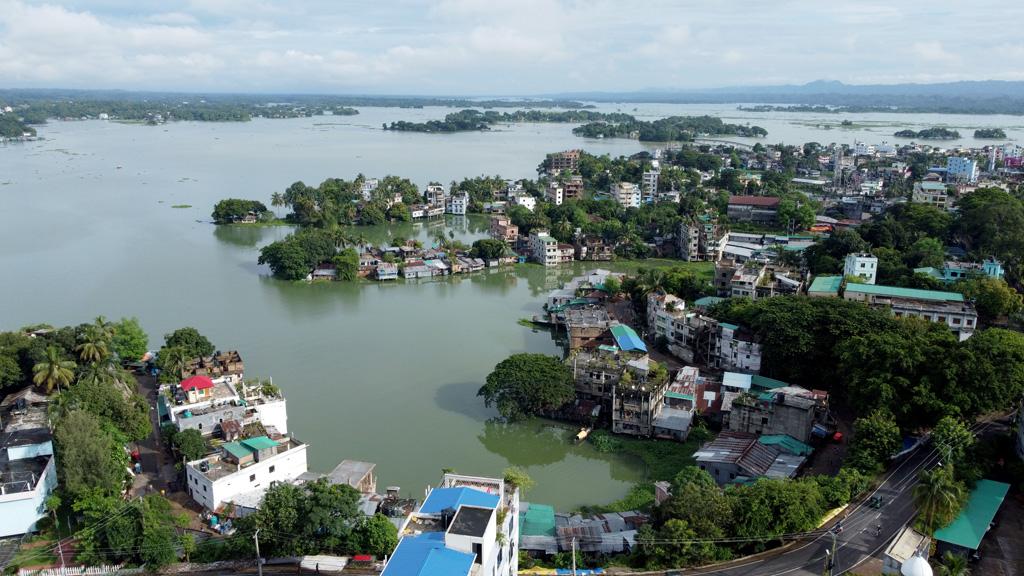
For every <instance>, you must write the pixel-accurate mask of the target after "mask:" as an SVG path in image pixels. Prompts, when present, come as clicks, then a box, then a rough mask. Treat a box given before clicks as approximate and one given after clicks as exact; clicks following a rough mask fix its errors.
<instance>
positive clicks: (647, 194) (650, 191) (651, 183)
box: [640, 160, 661, 204]
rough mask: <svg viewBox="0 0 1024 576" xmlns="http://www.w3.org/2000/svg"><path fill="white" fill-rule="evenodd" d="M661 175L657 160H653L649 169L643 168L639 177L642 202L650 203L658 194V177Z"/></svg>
mask: <svg viewBox="0 0 1024 576" xmlns="http://www.w3.org/2000/svg"><path fill="white" fill-rule="evenodd" d="M660 176H661V169H660V168H659V166H658V161H657V160H655V161H654V165H653V167H652V168H651V169H650V170H645V171H644V173H643V175H641V177H640V194H641V201H642V202H643V203H644V204H652V203H653V202H654V199H655V198H656V197H657V195H658V178H659V177H660Z"/></svg>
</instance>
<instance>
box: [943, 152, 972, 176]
mask: <svg viewBox="0 0 1024 576" xmlns="http://www.w3.org/2000/svg"><path fill="white" fill-rule="evenodd" d="M946 177H947V178H949V179H950V180H952V181H956V182H976V181H977V180H978V163H977V162H975V161H974V159H972V158H965V157H962V156H950V157H949V158H946Z"/></svg>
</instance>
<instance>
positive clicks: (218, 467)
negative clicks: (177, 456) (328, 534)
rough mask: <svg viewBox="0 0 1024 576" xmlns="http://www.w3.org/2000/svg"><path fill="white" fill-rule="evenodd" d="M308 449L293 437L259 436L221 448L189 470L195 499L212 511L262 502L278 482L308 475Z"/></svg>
mask: <svg viewBox="0 0 1024 576" xmlns="http://www.w3.org/2000/svg"><path fill="white" fill-rule="evenodd" d="M306 448H307V445H306V444H304V443H302V442H300V441H298V440H296V439H294V438H289V437H281V438H280V439H277V440H275V439H271V438H270V437H268V436H256V437H254V438H248V439H245V440H241V441H236V442H227V443H225V444H223V445H221V452H220V453H218V454H214V455H212V456H208V457H206V458H201V459H199V460H194V461H192V462H189V463H188V464H186V466H185V481H186V483H187V484H188V493H189V495H190V496H192V499H193V500H195V501H196V502H198V503H199V504H201V505H202V506H203V507H204V508H206V509H207V510H210V511H217V510H219V509H220V507H221V506H222V505H223V504H226V503H228V502H233V501H234V500H235V499H236V498H238V497H244V498H245V499H246V500H247V501H252V500H255V501H258V500H259V498H260V497H261V495H262V494H263V493H265V492H266V491H267V488H269V487H270V485H271V484H272V483H274V482H291V481H292V480H295V479H296V478H298V477H299V476H300V475H302V474H303V473H305V472H306V470H307V464H306Z"/></svg>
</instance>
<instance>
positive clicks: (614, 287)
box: [604, 276, 622, 296]
mask: <svg viewBox="0 0 1024 576" xmlns="http://www.w3.org/2000/svg"><path fill="white" fill-rule="evenodd" d="M604 289H605V290H607V291H608V294H609V295H610V296H615V295H616V294H618V293H619V292H620V291H622V282H620V281H619V279H618V278H616V277H614V276H609V277H607V278H605V280H604Z"/></svg>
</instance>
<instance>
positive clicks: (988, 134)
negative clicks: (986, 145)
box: [974, 128, 1006, 140]
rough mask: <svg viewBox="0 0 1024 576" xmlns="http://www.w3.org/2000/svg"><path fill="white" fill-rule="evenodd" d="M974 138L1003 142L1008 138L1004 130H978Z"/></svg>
mask: <svg viewBox="0 0 1024 576" xmlns="http://www.w3.org/2000/svg"><path fill="white" fill-rule="evenodd" d="M974 137H975V138H977V139H979V140H1002V139H1004V138H1006V132H1005V131H1004V130H1003V129H1002V128H978V129H977V130H975V131H974Z"/></svg>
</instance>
